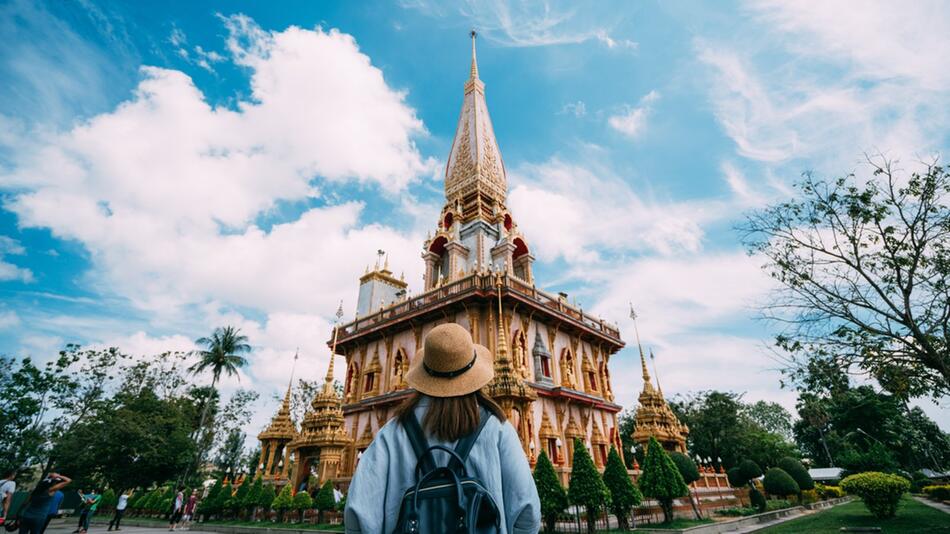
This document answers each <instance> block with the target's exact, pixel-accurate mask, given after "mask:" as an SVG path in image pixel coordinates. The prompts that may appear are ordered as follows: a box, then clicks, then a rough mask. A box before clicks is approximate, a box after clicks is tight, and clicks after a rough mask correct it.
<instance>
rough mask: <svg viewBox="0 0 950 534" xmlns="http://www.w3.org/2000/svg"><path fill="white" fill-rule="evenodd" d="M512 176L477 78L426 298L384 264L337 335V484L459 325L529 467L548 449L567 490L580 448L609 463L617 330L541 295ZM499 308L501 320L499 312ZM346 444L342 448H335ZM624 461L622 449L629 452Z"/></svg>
mask: <svg viewBox="0 0 950 534" xmlns="http://www.w3.org/2000/svg"><path fill="white" fill-rule="evenodd" d="M506 198H507V175H506V171H505V166H504V162H503V161H502V157H501V152H500V150H499V148H498V143H497V141H496V139H495V134H494V130H493V128H492V124H491V119H490V118H489V115H488V108H487V105H486V101H485V85H484V84H483V83H482V81H481V80H480V79H479V77H478V66H477V63H476V60H475V50H474V36H473V48H472V65H471V71H470V77H469V79H468V81H467V82H466V83H465V90H464V99H463V104H462V110H461V114H460V117H459V123H458V128H457V130H456V134H455V140H454V142H453V145H452V149H451V151H450V154H449V159H448V162H447V164H446V169H445V205H444V207H443V209H442V211H441V213H440V215H439V220H438V222H437V225H436V231H435V233H434V234H432V235H430V236H429V238H428V239H427V240H426V241H425V243H424V246H423V252H422V259H423V261H424V262H425V275H424V285H423V288H424V289H423V292H422V293H421V294H418V295H415V296H412V297H409V296H408V294H407V291H406V284H405V282H404V281H403V280H401V279H397V278H395V277H393V276H392V273H391V272H390V271H389V268H388V265H383V266H380V265H379V264H377V265H376V267H375V268H374V269H373V270H372V271H370V272H367V273H366V274H364V275H363V277H361V279H360V300H359V303H358V306H357V317H356V319H355V320H354V321H352V322H350V323H348V324H344V325H342V326H341V327H340V328H339V339H338V342H337V343H336V344H335V346H336V353H337V354H339V355H342V356H343V357H345V359H346V365H347V368H346V373H345V379H344V392H343V398H342V401H341V402H342V413H343V418H344V427H343V431H344V432H345V434H346V436H347V437H348V439H349V442H348V443H347V444H345V445H343V446H342V447H343V448H342V456H341V458H340V460H339V462H340V463H339V466H338V468H337V469H336V476H335V477H334V478H335V479H337V480H339V481H342V482H346V481H347V480H348V478H349V477H350V476H351V475H352V473H353V471H354V469H355V467H356V465H357V463H358V461H359V456H360V454H361V452H362V451H363V450H364V449H365V448H366V447H368V446H369V444H370V442H371V441H372V439H373V437H374V436H375V434H376V432H378V431H379V429H380V427H382V426H383V425H384V424H385V423H386V422H387V421H388V420H389V419H390V417H392V415H393V412H394V409H395V407H396V406H397V405H398V404H399V403H400V402H401V401H402V400H403V399H404V398H406V397H407V396H408V395H409V394H410V393H411V391H410V390H409V389H408V386H407V384H406V381H405V375H406V371H407V370H408V368H409V362H410V361H411V359H412V358H413V357H414V355H415V354H416V352H417V351H418V350H419V349H420V348H421V347H422V343H423V338H424V336H425V335H426V333H427V332H428V331H429V330H430V329H432V328H433V327H435V326H436V325H439V324H442V323H446V322H454V323H458V324H460V325H462V326H464V327H466V328H468V329H469V331H470V332H471V334H472V337H473V339H474V340H475V342H476V343H480V344H482V345H485V346H487V347H488V348H489V349H490V350H491V351H492V353H493V354H494V355H495V373H496V376H495V379H494V381H493V382H492V383H491V384H490V385H489V386H488V387H487V388H486V393H487V394H489V395H490V396H492V397H493V398H494V399H495V400H496V401H498V402H499V404H501V406H502V407H503V408H504V409H505V411H506V412H507V413H508V415H509V419H510V421H511V422H512V424H513V425H514V426H515V428H516V429H517V431H518V434H519V436H520V437H521V441H522V444H523V446H524V452H525V455H526V456H527V457H528V458H529V459H530V460H531V462H532V464H533V463H534V461H535V459H536V458H537V455H538V453H539V452H540V451H541V450H545V451H547V453H548V455H549V456H550V457H551V459H552V460H553V461H554V463H555V465H556V466H557V467H558V468H559V469H560V470H561V472H562V476H563V477H564V480H565V482H566V480H567V473H568V472H569V470H570V463H571V458H572V456H573V443H574V438H579V439H581V441H582V442H583V443H584V444H585V446H587V447H589V448H590V449H591V452H592V455H593V458H594V461H595V462H596V463H597V464H598V465H601V466H602V465H603V464H604V463H605V462H606V458H607V452H608V451H609V449H610V446H611V445H615V446H616V447H617V449H618V450H620V449H622V447H621V446H620V437H619V435H618V427H617V413H618V412H619V411H620V409H621V407H620V406H619V405H617V404H615V403H614V394H613V390H612V385H611V379H610V372H609V370H608V369H609V361H610V357H611V355H613V354H615V353H616V352H617V351H618V350H620V349H621V348H622V347H623V346H624V342H623V341H622V340H621V339H620V334H619V331H618V329H617V328H616V327H615V326H613V325H610V324H607V323H606V322H604V321H603V320H602V319H598V318H595V317H592V316H590V315H589V314H585V313H584V312H583V310H581V309H579V308H577V307H575V306H572V305H570V304H569V303H568V302H567V299H566V297H565V296H563V295H561V296H556V295H550V294H548V293H546V292H544V291H542V290H540V289H538V288H537V287H536V286H535V280H534V275H533V273H532V269H531V267H532V262H533V261H534V257H533V256H532V254H531V252H530V248H529V247H528V240H527V238H526V237H525V236H523V235H522V233H521V232H520V231H519V229H518V225H517V224H516V223H515V219H514V216H513V214H512V213H510V212H509V210H508V208H507V206H506ZM499 309H500V310H501V313H499ZM339 443H342V440H341V441H340V442H339ZM621 454H623V451H621Z"/></svg>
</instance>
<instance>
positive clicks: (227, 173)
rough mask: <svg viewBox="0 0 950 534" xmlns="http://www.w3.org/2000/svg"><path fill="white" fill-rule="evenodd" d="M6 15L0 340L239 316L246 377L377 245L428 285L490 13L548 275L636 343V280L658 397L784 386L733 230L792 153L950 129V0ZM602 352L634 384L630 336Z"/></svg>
mask: <svg viewBox="0 0 950 534" xmlns="http://www.w3.org/2000/svg"><path fill="white" fill-rule="evenodd" d="M0 15H2V16H0V37H2V38H3V42H4V43H6V45H5V46H4V47H3V49H2V50H0V78H2V79H3V80H4V83H2V84H0V350H3V351H4V352H7V353H11V354H31V355H34V356H36V357H39V358H44V357H48V356H49V355H50V354H52V353H54V352H55V350H56V349H57V348H58V347H60V346H61V345H62V344H63V343H66V342H78V343H83V344H118V345H120V346H122V347H124V348H126V349H127V350H129V351H132V352H135V353H140V354H148V353H154V352H158V351H160V350H166V349H188V348H190V347H191V340H193V339H194V338H196V337H198V336H201V335H204V334H207V333H208V332H209V331H210V330H211V329H212V328H213V327H214V326H217V325H221V324H225V323H230V324H236V325H239V326H241V327H242V328H243V329H244V331H245V332H247V333H248V334H249V335H250V336H251V340H252V342H253V343H254V345H255V354H254V356H253V357H252V365H251V366H250V367H249V368H248V369H247V371H246V373H245V374H244V376H242V378H241V384H242V385H244V386H248V385H252V386H253V387H255V388H257V389H259V390H260V391H263V392H265V393H270V392H276V391H278V390H280V389H281V388H282V387H283V385H284V384H285V383H286V380H287V377H288V374H289V368H290V365H291V360H292V355H293V352H294V351H295V349H296V348H297V347H300V350H301V353H302V354H303V355H304V358H302V360H301V364H300V365H301V367H302V368H303V369H302V371H301V372H302V373H304V374H305V375H309V376H319V374H321V372H322V369H325V366H326V358H327V351H326V349H325V347H324V345H323V342H324V341H325V339H326V338H327V336H328V332H329V328H330V327H329V320H330V319H332V314H333V312H334V311H335V309H336V306H337V303H338V302H339V301H340V300H343V302H344V308H345V309H346V310H348V316H350V315H351V314H352V310H353V309H354V308H355V298H356V290H357V278H358V276H359V275H360V274H362V272H363V269H364V267H365V265H366V264H368V263H371V262H372V261H373V260H374V257H375V251H376V250H377V249H380V248H382V249H385V250H387V251H388V252H389V253H390V263H391V266H392V267H393V268H394V270H396V271H397V272H398V271H400V270H404V271H405V273H406V276H407V279H408V280H409V281H410V283H411V287H412V288H413V289H416V290H418V288H419V286H420V285H421V272H422V265H421V259H420V256H419V254H420V251H421V246H422V241H423V239H424V238H425V235H426V232H427V231H429V230H432V229H434V227H435V222H436V217H437V215H438V210H439V209H440V207H441V202H442V196H441V195H442V184H441V174H442V170H443V166H444V161H445V158H446V157H447V153H448V149H449V146H450V143H451V141H452V135H453V134H454V129H455V125H456V120H457V117H458V111H459V107H460V104H461V97H462V84H463V83H464V81H465V79H466V77H467V74H468V65H469V59H470V58H469V46H470V45H469V41H468V38H467V32H468V30H469V29H471V28H475V29H477V30H478V31H479V35H480V36H479V40H478V59H479V70H480V75H481V78H482V80H483V81H484V82H485V83H486V86H487V98H488V104H489V109H490V111H491V115H492V120H493V123H494V127H495V132H496V134H497V137H498V141H499V144H500V146H501V150H502V154H503V157H504V161H505V165H506V167H507V169H508V173H509V183H510V188H511V191H510V195H509V206H510V208H511V209H512V210H513V212H514V214H515V216H516V220H517V221H518V223H519V224H520V227H521V229H522V231H523V232H524V234H525V235H526V237H527V238H528V240H529V245H530V246H531V247H532V249H533V252H534V254H535V255H536V256H537V258H538V263H537V264H536V270H535V272H536V277H537V278H538V280H539V282H540V284H541V285H543V286H544V287H546V288H548V289H551V290H558V291H560V290H563V291H567V292H568V293H569V294H571V295H572V298H575V297H576V298H577V299H578V301H579V302H580V303H582V304H583V305H584V308H585V309H586V310H590V311H593V312H594V313H597V314H600V315H602V316H603V317H605V318H607V319H609V320H612V321H616V322H618V323H619V324H620V326H621V328H622V331H623V332H624V335H625V338H626V339H627V341H628V343H629V344H632V341H633V330H632V324H631V322H630V320H629V318H628V317H627V306H628V303H629V302H631V301H632V302H633V303H634V304H635V305H636V307H637V309H638V312H639V314H640V316H641V319H640V322H639V326H640V332H641V335H642V337H643V341H644V343H645V344H647V345H649V346H650V347H652V348H653V349H654V350H655V352H656V353H657V365H658V367H659V369H658V371H659V375H660V377H661V380H662V381H663V386H664V390H665V391H666V392H667V393H668V394H675V393H684V392H688V391H696V390H701V389H710V388H719V389H731V390H734V391H740V392H746V395H747V398H749V399H752V400H755V399H775V400H779V401H781V402H783V403H785V404H786V405H788V406H791V405H792V404H793V402H794V395H793V394H792V393H791V392H788V391H782V390H780V389H779V386H778V378H779V374H778V372H777V371H776V368H777V367H778V365H779V364H778V363H777V362H776V361H775V360H774V359H773V358H772V357H771V356H770V354H769V351H768V349H767V347H768V344H769V337H770V327H769V325H767V324H763V323H761V322H759V321H757V320H755V319H754V317H755V306H756V304H758V303H761V302H763V301H764V300H765V298H766V296H767V294H768V291H769V290H770V288H771V285H770V282H769V281H768V279H767V278H766V277H765V276H763V274H762V273H761V272H760V269H759V267H758V262H757V260H756V259H755V258H749V257H748V256H746V255H745V254H744V252H743V250H742V248H741V246H740V245H739V243H738V236H737V234H736V232H735V231H734V230H733V227H734V225H735V224H736V222H737V221H739V220H740V219H741V214H742V213H743V212H744V211H746V210H749V209H754V208H756V207H761V206H764V205H766V204H767V203H769V202H773V201H776V200H779V199H782V198H786V197H787V195H788V194H789V191H790V190H789V184H790V183H792V182H793V181H794V180H795V179H796V178H797V177H798V176H799V175H800V173H801V172H803V171H806V170H812V171H815V172H817V173H819V174H822V175H826V176H836V175H841V174H846V173H849V172H857V173H859V174H860V173H864V172H866V170H867V169H866V167H865V166H864V165H863V164H862V161H863V158H864V153H866V152H877V151H881V152H883V153H885V154H887V155H888V156H890V157H894V158H897V159H900V160H901V161H902V162H905V163H906V164H907V166H912V165H914V162H915V161H918V160H921V159H927V158H929V157H931V156H933V155H935V154H940V153H941V152H942V151H944V150H945V149H946V147H947V145H948V137H947V132H948V128H947V126H948V123H950V115H948V110H950V106H948V103H950V100H948V96H950V73H948V71H947V69H946V65H945V58H946V57H950V38H948V37H946V31H945V28H946V27H947V23H948V22H950V20H948V19H950V9H948V7H947V6H946V5H945V4H941V3H939V2H915V3H914V4H913V5H911V6H903V5H900V4H899V3H897V2H868V3H864V4H862V7H861V9H860V10H859V11H858V10H855V9H854V8H853V6H852V5H849V3H848V2H820V3H810V2H780V1H752V2H716V3H698V2H696V3H687V2H636V3H633V2H592V3H586V4H585V3H577V2H564V3H558V2H548V3H528V4H515V3H508V2H504V1H493V2H478V3H474V2H473V3H467V2H462V3H453V2H449V3H444V2H428V1H426V0H416V1H413V0H406V1H404V2H401V3H395V4H389V3H369V2H338V3H337V2H281V3H277V4H276V5H274V3H260V2H227V3H213V2H179V3H174V4H171V5H168V4H167V3H158V2H133V3H119V2H115V3H111V2H93V1H89V0H87V1H83V2H75V3H67V2H50V3H46V4H43V3H33V2H26V1H22V2H20V1H12V2H5V3H3V4H2V5H0ZM612 365H613V368H614V369H615V370H614V372H613V373H612V375H613V376H614V377H615V378H614V380H615V381H616V382H617V384H615V386H614V389H615V391H617V392H618V394H619V400H620V401H621V402H622V403H623V404H625V405H627V406H633V404H634V401H635V397H636V394H637V392H638V391H639V389H640V386H641V385H640V382H639V379H638V378H635V377H637V376H638V374H637V373H636V372H635V369H636V360H635V354H634V352H633V351H632V350H630V349H627V350H625V351H623V352H621V353H620V354H619V355H618V356H617V357H615V359H614V360H613V362H612ZM237 385H238V384H237V383H236V382H234V383H229V384H228V385H227V387H236V386H237ZM265 397H267V396H266V395H265ZM265 400H266V399H265ZM265 404H266V403H262V408H263V407H264V406H265ZM924 407H925V409H927V410H928V412H930V413H931V414H932V415H934V416H935V417H937V418H938V420H939V421H940V422H941V424H942V425H943V426H944V427H945V428H946V427H948V425H950V419H948V418H947V416H946V415H945V412H946V411H945V410H941V409H940V408H939V407H938V406H936V405H933V404H930V403H926V404H925V405H924ZM268 411H269V408H268V409H265V410H263V411H262V413H264V415H265V416H266V412H268Z"/></svg>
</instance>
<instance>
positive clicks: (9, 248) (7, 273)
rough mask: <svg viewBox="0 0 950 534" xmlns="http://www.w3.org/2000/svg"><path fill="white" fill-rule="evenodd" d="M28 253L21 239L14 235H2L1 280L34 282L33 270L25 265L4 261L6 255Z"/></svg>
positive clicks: (0, 254)
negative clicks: (19, 265) (13, 236)
mask: <svg viewBox="0 0 950 534" xmlns="http://www.w3.org/2000/svg"><path fill="white" fill-rule="evenodd" d="M23 254H26V249H24V248H23V245H21V244H20V242H19V241H17V240H16V239H13V238H12V237H7V236H4V235H0V281H8V280H19V281H21V282H32V281H33V271H31V270H29V269H26V268H24V267H18V266H16V265H14V264H12V263H10V262H8V261H4V256H8V255H17V256H22V255H23Z"/></svg>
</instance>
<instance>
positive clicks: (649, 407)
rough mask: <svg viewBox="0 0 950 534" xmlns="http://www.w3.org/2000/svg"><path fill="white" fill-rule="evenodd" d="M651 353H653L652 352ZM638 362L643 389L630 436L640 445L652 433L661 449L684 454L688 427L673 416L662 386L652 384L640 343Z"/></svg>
mask: <svg viewBox="0 0 950 534" xmlns="http://www.w3.org/2000/svg"><path fill="white" fill-rule="evenodd" d="M650 354H651V357H652V354H653V353H652V352H651V353H650ZM640 365H641V367H642V368H643V391H641V392H640V406H639V408H637V414H636V421H637V428H636V430H634V432H633V440H634V441H635V442H636V443H637V444H639V445H642V446H646V444H647V443H648V442H649V441H650V436H653V437H655V438H656V439H657V441H659V442H660V443H662V444H663V448H664V449H666V450H668V451H677V452H681V453H684V454H685V453H686V437H687V436H689V428H688V427H687V426H686V425H684V424H683V423H680V421H679V419H677V418H676V414H674V413H673V410H671V409H670V406H669V404H667V403H666V399H664V398H663V390H661V389H660V387H659V383H657V387H655V388H654V387H653V382H652V380H651V379H650V372H649V371H648V370H647V361H646V358H644V356H643V348H642V347H641V348H640Z"/></svg>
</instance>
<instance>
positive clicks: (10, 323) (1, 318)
mask: <svg viewBox="0 0 950 534" xmlns="http://www.w3.org/2000/svg"><path fill="white" fill-rule="evenodd" d="M21 322H22V321H20V316H19V315H17V313H16V312H15V311H13V310H0V330H6V329H8V328H13V327H16V326H20V323H21Z"/></svg>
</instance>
